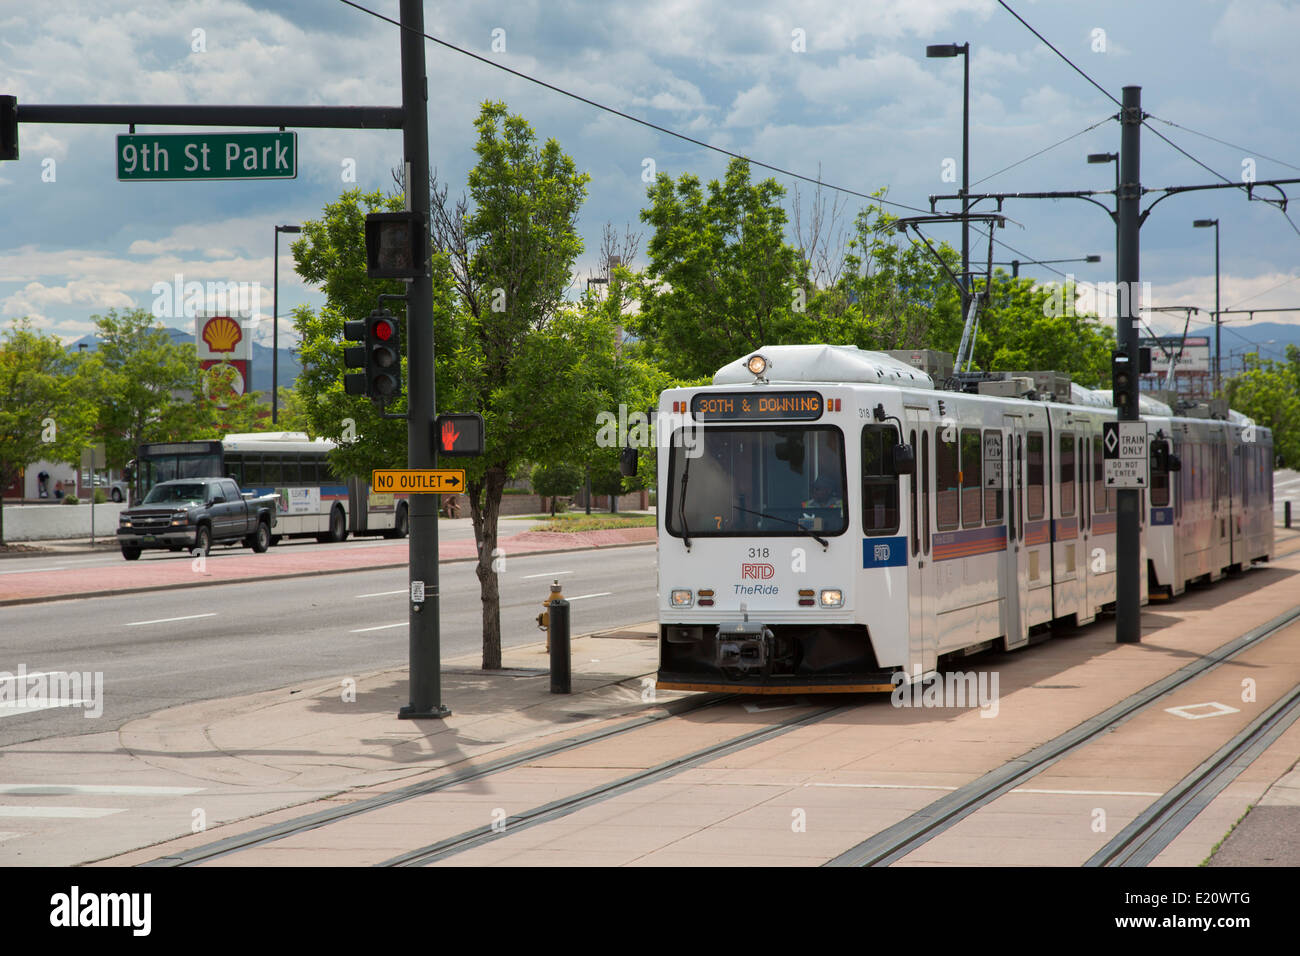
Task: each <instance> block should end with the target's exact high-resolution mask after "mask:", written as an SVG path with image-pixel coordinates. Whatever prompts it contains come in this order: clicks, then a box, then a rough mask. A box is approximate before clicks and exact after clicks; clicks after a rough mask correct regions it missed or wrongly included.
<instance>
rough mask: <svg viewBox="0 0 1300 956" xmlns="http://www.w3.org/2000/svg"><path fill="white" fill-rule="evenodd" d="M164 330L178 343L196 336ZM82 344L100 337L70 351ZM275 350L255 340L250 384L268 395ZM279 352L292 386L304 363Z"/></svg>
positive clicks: (282, 376)
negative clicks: (272, 356)
mask: <svg viewBox="0 0 1300 956" xmlns="http://www.w3.org/2000/svg"><path fill="white" fill-rule="evenodd" d="M164 331H165V332H166V333H167V334H168V335H169V336H171V340H172V342H174V343H176V344H177V345H182V344H183V345H193V344H194V336H193V335H192V334H190V333H189V332H182V331H181V330H180V329H172V328H168V329H165V330H164ZM282 331H283V330H282ZM81 345H85V346H86V347H87V349H89V350H90V351H94V350H95V349H96V348H98V346H99V337H98V336H96V335H93V334H92V335H84V336H82V337H81V338H79V339H77V341H75V342H73V343H72V344H71V345H69V346H68V351H70V352H75V351H76V350H77V348H78V347H79V346H81ZM273 351H275V350H273V349H271V348H270V346H266V345H261V344H260V343H258V342H256V341H255V342H253V370H252V375H251V376H250V379H251V381H250V383H249V385H250V388H251V390H252V391H254V392H262V393H263V394H264V395H266V396H270V394H271V355H272V353H273ZM279 353H280V363H279V364H280V368H279V370H278V372H279V376H278V377H279V383H280V385H281V386H292V385H294V384H295V383H296V382H297V381H298V376H299V375H301V374H302V363H301V362H300V361H299V359H298V356H297V355H296V354H294V352H293V351H292V350H290V349H286V348H282V349H279Z"/></svg>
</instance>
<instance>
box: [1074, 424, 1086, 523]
mask: <svg viewBox="0 0 1300 956" xmlns="http://www.w3.org/2000/svg"><path fill="white" fill-rule="evenodd" d="M1074 473H1075V479H1076V480H1075V487H1077V488H1078V489H1079V516H1080V517H1081V518H1082V519H1083V521H1082V524H1083V528H1084V530H1085V531H1086V530H1087V529H1088V528H1089V527H1090V522H1089V521H1088V440H1087V439H1086V438H1084V437H1083V436H1082V435H1080V436H1079V437H1078V438H1076V439H1075V441H1074Z"/></svg>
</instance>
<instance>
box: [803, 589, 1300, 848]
mask: <svg viewBox="0 0 1300 956" xmlns="http://www.w3.org/2000/svg"><path fill="white" fill-rule="evenodd" d="M1297 620H1300V606H1297V607H1294V608H1292V609H1291V610H1290V611H1287V612H1286V613H1285V614H1282V615H1280V616H1278V617H1276V618H1274V619H1273V620H1271V621H1269V622H1267V623H1265V624H1263V625H1261V626H1259V627H1257V628H1254V629H1252V630H1250V631H1247V632H1246V633H1245V634H1243V635H1242V636H1241V637H1239V638H1237V639H1236V640H1234V641H1230V642H1229V643H1227V644H1225V645H1223V646H1222V647H1220V648H1218V649H1216V650H1215V651H1214V652H1212V653H1210V654H1208V655H1206V656H1205V657H1202V658H1201V659H1199V660H1197V661H1193V662H1192V663H1190V664H1188V665H1186V666H1184V667H1182V668H1181V669H1179V670H1177V671H1175V672H1174V673H1172V674H1170V675H1169V676H1168V677H1165V678H1164V679H1163V680H1160V681H1157V682H1156V683H1154V684H1151V685H1150V686H1148V687H1145V688H1143V689H1142V690H1140V691H1138V692H1137V693H1136V694H1133V695H1131V696H1129V697H1127V698H1125V699H1124V700H1122V701H1120V702H1119V703H1117V704H1115V705H1114V706H1112V707H1110V708H1108V709H1107V710H1104V711H1102V712H1101V713H1100V714H1098V715H1096V716H1095V717H1092V718H1091V719H1089V720H1086V721H1084V722H1083V723H1082V724H1079V725H1078V726H1076V727H1074V728H1072V729H1070V730H1068V731H1066V732H1065V733H1063V734H1061V735H1060V736H1058V737H1056V738H1054V739H1052V740H1049V741H1047V742H1046V743H1044V744H1041V745H1039V746H1038V747H1035V748H1034V749H1033V750H1031V751H1029V752H1028V753H1026V754H1024V755H1022V756H1020V757H1017V758H1016V759H1015V760H1012V761H1009V762H1008V763H1006V764H1004V765H1002V766H1001V767H999V768H998V769H996V770H993V771H990V772H989V773H986V774H985V775H984V776H982V777H980V778H978V779H977V780H974V781H972V782H971V783H969V784H967V785H966V786H964V787H961V788H960V789H958V790H956V791H954V792H952V793H950V794H948V795H946V796H944V797H941V798H940V799H938V800H936V801H934V802H933V803H931V804H929V805H928V806H926V807H924V808H923V809H921V810H918V811H917V812H916V813H914V814H912V815H911V816H909V817H907V818H905V819H903V820H900V821H899V822H898V823H896V824H894V825H893V826H891V827H889V828H887V829H885V830H882V831H881V832H880V833H877V834H875V835H874V836H872V837H870V838H868V839H866V840H864V841H862V842H861V843H859V844H857V845H856V846H854V847H852V848H851V849H849V850H846V851H845V852H844V853H841V854H840V855H839V856H837V857H835V858H834V859H832V860H830V861H828V862H827V863H826V864H824V865H825V866H889V865H890V864H892V863H894V862H896V861H897V860H900V859H902V858H903V857H905V856H907V855H908V854H909V853H912V852H913V851H914V850H916V849H918V848H919V847H921V846H923V845H925V844H926V843H928V842H929V841H930V840H932V839H934V838H935V837H937V836H938V835H939V834H941V833H943V832H944V831H945V830H948V829H950V828H951V827H953V826H955V825H956V824H958V823H960V822H961V821H962V820H964V819H965V818H966V817H968V816H970V815H971V814H973V813H975V812H976V811H978V810H980V809H981V808H983V807H985V806H987V805H988V804H990V803H992V802H993V801H994V800H996V799H998V798H999V797H1001V796H1002V795H1003V794H1005V793H1007V792H1008V791H1010V790H1012V789H1014V788H1016V787H1018V786H1020V785H1021V784H1023V783H1025V782H1026V781H1028V780H1031V779H1032V778H1034V777H1036V776H1037V775H1038V774H1040V773H1042V772H1043V771H1044V770H1046V769H1047V768H1048V767H1050V766H1051V765H1052V764H1054V763H1056V762H1057V761H1059V760H1061V759H1062V758H1064V757H1066V756H1068V755H1069V754H1071V753H1073V752H1075V751H1077V750H1079V749H1080V748H1082V747H1084V746H1086V745H1087V744H1088V743H1090V742H1092V741H1093V740H1096V739H1097V738H1098V737H1100V736H1102V735H1103V734H1106V733H1108V732H1109V731H1111V730H1112V729H1113V728H1114V727H1116V726H1117V725H1119V724H1121V723H1123V722H1124V721H1126V720H1128V719H1129V718H1130V717H1132V716H1134V715H1136V714H1137V713H1138V712H1139V711H1141V710H1143V709H1144V708H1146V707H1147V706H1148V705H1150V704H1152V703H1154V702H1155V701H1157V700H1159V699H1160V698H1162V697H1164V696H1165V695H1166V694H1168V693H1169V692H1170V691H1172V690H1174V689H1176V688H1178V687H1180V686H1182V685H1183V684H1186V683H1188V682H1189V681H1191V680H1193V679H1195V678H1197V677H1199V676H1201V675H1202V674H1204V673H1206V672H1208V671H1210V670H1213V669H1214V668H1216V667H1218V666H1219V665H1220V664H1223V663H1224V662H1225V661H1228V660H1231V659H1232V658H1234V657H1236V656H1237V655H1238V654H1240V653H1242V652H1243V651H1245V650H1248V649H1249V648H1251V647H1254V646H1255V645H1257V644H1260V643H1262V642H1263V641H1266V640H1268V639H1269V638H1270V637H1272V636H1274V635H1275V634H1277V633H1279V632H1280V631H1282V630H1283V629H1285V628H1286V627H1288V626H1289V625H1291V624H1293V623H1295V622H1296V621H1297ZM1298 695H1300V687H1297V688H1293V689H1292V690H1291V691H1290V692H1289V693H1288V694H1287V695H1285V696H1284V697H1283V698H1281V699H1280V700H1279V701H1278V702H1276V703H1275V704H1274V705H1273V706H1272V707H1270V708H1269V709H1268V710H1267V711H1265V713H1264V714H1262V715H1261V716H1260V717H1259V718H1257V719H1256V720H1255V721H1254V722H1252V723H1251V725H1250V726H1248V727H1247V728H1245V729H1244V730H1243V731H1241V732H1240V733H1239V734H1238V735H1237V736H1236V737H1234V738H1233V739H1232V740H1231V741H1229V742H1228V743H1227V744H1225V745H1224V746H1223V747H1222V748H1220V750H1219V751H1218V752H1216V753H1215V754H1214V755H1213V756H1211V757H1210V758H1209V759H1207V760H1206V761H1205V762H1204V763H1203V764H1202V765H1201V766H1200V767H1198V768H1197V769H1196V770H1195V771H1193V772H1192V773H1191V774H1189V775H1188V777H1187V778H1185V779H1184V780H1183V781H1181V782H1180V783H1179V784H1178V785H1176V786H1175V787H1173V788H1172V789H1171V790H1169V791H1168V792H1167V793H1166V794H1165V795H1164V796H1163V797H1161V798H1159V799H1158V800H1157V801H1156V802H1155V803H1154V804H1152V806H1151V807H1150V808H1148V810H1147V811H1146V812H1145V813H1143V814H1142V815H1140V816H1139V817H1138V818H1137V819H1136V820H1134V821H1133V823H1131V824H1130V825H1129V826H1128V827H1126V828H1125V829H1124V830H1123V831H1122V832H1121V833H1120V834H1118V835H1117V836H1116V837H1115V838H1114V839H1113V840H1112V841H1111V842H1110V843H1108V844H1107V845H1106V846H1105V847H1104V848H1103V849H1102V850H1101V851H1099V852H1098V853H1097V854H1096V855H1095V856H1094V857H1092V859H1090V860H1089V861H1088V863H1087V864H1086V865H1089V866H1115V865H1121V866H1142V865H1145V863H1147V862H1150V860H1152V859H1154V858H1155V857H1156V855H1158V854H1159V853H1160V851H1161V850H1163V849H1164V848H1165V847H1166V846H1168V845H1169V843H1170V842H1172V840H1173V839H1174V837H1176V836H1177V835H1178V833H1179V832H1181V831H1182V829H1183V828H1184V827H1186V826H1187V824H1188V823H1190V822H1191V821H1192V819H1194V818H1195V816H1196V814H1198V813H1199V812H1200V811H1201V809H1203V808H1204V807H1205V806H1206V805H1208V804H1209V802H1210V800H1212V799H1213V798H1214V796H1215V795H1216V794H1217V793H1218V792H1219V791H1221V790H1222V789H1223V788H1224V787H1226V786H1227V785H1228V784H1229V783H1230V782H1231V781H1232V780H1233V779H1234V778H1235V777H1236V776H1237V775H1238V774H1240V773H1241V772H1242V770H1244V769H1245V768H1246V767H1248V766H1249V765H1250V762H1251V761H1252V760H1254V759H1255V757H1256V756H1257V755H1258V754H1259V753H1261V752H1262V751H1263V750H1264V749H1265V748H1266V747H1267V746H1268V745H1269V744H1271V743H1272V742H1273V740H1275V739H1277V737H1278V736H1280V735H1281V734H1282V733H1283V732H1284V731H1285V730H1286V729H1287V728H1288V727H1289V726H1290V725H1291V723H1293V722H1294V721H1295V720H1296V719H1297V717H1300V696H1298Z"/></svg>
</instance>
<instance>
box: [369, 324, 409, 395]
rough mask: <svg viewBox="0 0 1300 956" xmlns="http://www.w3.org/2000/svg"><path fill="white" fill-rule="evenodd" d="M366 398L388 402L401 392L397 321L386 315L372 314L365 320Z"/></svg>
mask: <svg viewBox="0 0 1300 956" xmlns="http://www.w3.org/2000/svg"><path fill="white" fill-rule="evenodd" d="M366 382H367V385H368V387H367V389H366V394H367V395H369V396H370V397H371V398H375V399H380V400H382V401H387V400H389V399H392V398H396V397H397V396H398V394H399V393H400V392H401V391H402V351H401V349H400V348H398V337H397V320H396V319H394V318H393V317H392V316H391V315H390V314H389V313H387V312H380V311H378V310H376V311H374V312H371V313H370V317H369V318H368V319H366Z"/></svg>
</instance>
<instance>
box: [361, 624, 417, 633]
mask: <svg viewBox="0 0 1300 956" xmlns="http://www.w3.org/2000/svg"><path fill="white" fill-rule="evenodd" d="M410 623H411V622H410V621H402V622H401V623H399V624H380V625H379V626H378V627H359V628H357V629H356V630H355V631H349V632H348V633H350V634H364V633H366V631H386V630H388V629H389V628H390V627H406V626H407V625H408V624H410Z"/></svg>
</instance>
